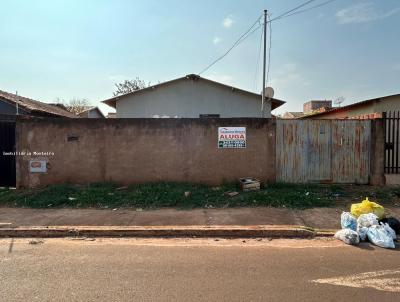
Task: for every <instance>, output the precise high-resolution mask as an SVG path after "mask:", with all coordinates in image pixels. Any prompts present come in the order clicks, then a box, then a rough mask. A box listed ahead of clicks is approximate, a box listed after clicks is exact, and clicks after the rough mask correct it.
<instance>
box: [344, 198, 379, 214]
mask: <svg viewBox="0 0 400 302" xmlns="http://www.w3.org/2000/svg"><path fill="white" fill-rule="evenodd" d="M350 212H351V214H352V215H353V216H355V217H358V216H360V215H361V214H369V213H374V214H375V215H376V216H378V219H383V218H385V208H384V207H382V206H381V205H380V204H377V203H376V202H372V201H369V200H368V197H367V198H366V199H365V200H363V201H362V202H361V203H354V204H352V205H351V210H350Z"/></svg>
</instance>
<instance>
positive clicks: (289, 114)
mask: <svg viewBox="0 0 400 302" xmlns="http://www.w3.org/2000/svg"><path fill="white" fill-rule="evenodd" d="M303 116H304V113H303V112H285V113H284V114H283V115H282V118H283V119H296V118H301V117H303Z"/></svg>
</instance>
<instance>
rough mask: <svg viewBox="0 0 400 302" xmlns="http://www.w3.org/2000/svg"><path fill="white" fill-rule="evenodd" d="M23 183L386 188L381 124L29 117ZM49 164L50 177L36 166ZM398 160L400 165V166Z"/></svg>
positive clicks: (24, 125)
mask: <svg viewBox="0 0 400 302" xmlns="http://www.w3.org/2000/svg"><path fill="white" fill-rule="evenodd" d="M220 127H243V128H245V130H246V139H247V141H246V143H245V147H242V148H238V149H236V148H231V149H229V148H227V149H224V148H222V149H221V148H218V132H219V128H220ZM16 133H17V137H16V147H17V150H18V151H33V152H34V151H43V152H45V153H46V152H50V153H49V154H50V155H48V154H42V153H39V155H35V154H34V153H32V152H30V153H29V155H25V156H18V157H17V160H16V165H17V186H19V187H40V186H46V185H49V184H55V183H65V182H72V183H93V182H116V183H121V184H130V183H145V182H192V183H206V184H211V185H220V184H222V183H224V182H236V181H237V180H238V178H241V177H255V178H258V179H260V180H261V181H262V182H264V183H268V182H275V181H278V182H289V183H307V182H319V183H357V184H367V183H372V182H374V184H383V182H384V180H383V181H382V179H383V170H384V169H383V166H384V159H383V153H384V152H383V150H384V149H383V136H384V130H383V124H382V121H381V120H374V121H371V120H273V119H257V118H232V119H21V120H18V121H17V128H16ZM31 160H35V161H42V162H45V163H46V171H45V172H44V173H34V172H32V171H31V170H30V161H31ZM395 163H396V161H395Z"/></svg>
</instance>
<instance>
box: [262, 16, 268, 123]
mask: <svg viewBox="0 0 400 302" xmlns="http://www.w3.org/2000/svg"><path fill="white" fill-rule="evenodd" d="M266 60H267V10H266V9H265V10H264V60H263V82H262V91H261V97H262V100H261V116H262V117H264V100H265V69H266V66H267V62H266Z"/></svg>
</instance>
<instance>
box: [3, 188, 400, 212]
mask: <svg viewBox="0 0 400 302" xmlns="http://www.w3.org/2000/svg"><path fill="white" fill-rule="evenodd" d="M366 189H368V192H367V193H366ZM232 191H235V192H239V194H238V195H236V196H234V197H229V196H228V195H227V194H226V193H227V192H232ZM185 192H190V195H189V196H185ZM365 196H370V197H372V199H373V200H377V201H380V200H381V199H384V200H386V201H388V202H390V201H392V200H393V199H396V200H397V199H398V198H399V196H400V190H399V189H398V188H397V189H385V188H378V187H369V186H338V185H319V184H280V183H276V184H270V185H267V186H266V187H265V188H264V189H262V190H260V191H255V192H241V191H239V189H238V187H237V186H236V185H235V184H225V185H222V186H219V187H210V186H205V185H195V184H182V183H155V184H142V185H131V186H128V187H120V186H118V185H117V184H113V183H101V184H90V185H71V184H62V185H52V186H48V187H45V188H42V189H35V190H33V189H27V190H10V189H0V205H2V206H12V207H29V208H62V207H72V208H121V207H124V208H125V207H126V208H143V209H155V208H166V207H172V208H180V209H191V208H221V207H258V206H267V207H286V208H296V209H305V208H312V207H329V206H334V205H336V204H337V203H338V202H340V201H348V202H350V201H351V202H353V201H354V200H358V201H360V200H362V199H363V198H364V197H365Z"/></svg>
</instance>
